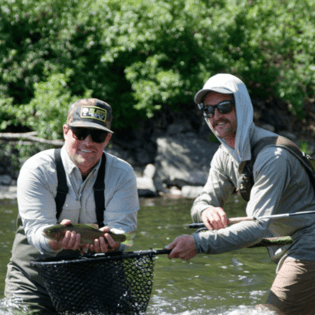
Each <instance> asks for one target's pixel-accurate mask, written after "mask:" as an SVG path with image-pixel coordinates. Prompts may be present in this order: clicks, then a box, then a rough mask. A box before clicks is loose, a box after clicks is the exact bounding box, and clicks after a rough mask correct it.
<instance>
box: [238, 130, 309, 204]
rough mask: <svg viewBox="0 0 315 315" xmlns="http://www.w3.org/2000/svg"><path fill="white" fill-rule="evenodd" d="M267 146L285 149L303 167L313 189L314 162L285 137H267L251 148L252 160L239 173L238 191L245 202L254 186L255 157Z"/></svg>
mask: <svg viewBox="0 0 315 315" xmlns="http://www.w3.org/2000/svg"><path fill="white" fill-rule="evenodd" d="M268 145H271V146H276V147H280V148H283V149H286V150H287V151H289V152H290V153H291V154H293V155H294V156H295V157H296V158H297V159H298V160H299V161H300V162H301V164H302V165H303V166H304V168H305V170H306V171H307V174H308V176H309V178H310V181H311V183H312V185H313V187H314V189H315V171H314V169H315V168H314V166H315V160H314V159H313V158H312V157H310V156H309V155H305V154H304V153H303V152H302V151H301V150H300V149H299V147H298V146H297V145H296V144H294V143H293V142H292V141H290V140H289V139H287V138H285V137H282V136H277V137H267V138H264V139H261V140H260V141H258V142H257V143H255V144H254V145H253V146H252V159H251V161H247V164H246V165H245V167H244V168H243V170H242V171H240V175H239V180H238V181H239V187H238V190H239V192H240V194H241V196H242V197H243V199H244V200H245V201H249V198H250V191H251V189H252V186H253V185H254V179H253V166H254V163H255V161H256V157H257V156H258V154H259V152H260V151H261V150H262V149H263V148H264V147H266V146H268Z"/></svg>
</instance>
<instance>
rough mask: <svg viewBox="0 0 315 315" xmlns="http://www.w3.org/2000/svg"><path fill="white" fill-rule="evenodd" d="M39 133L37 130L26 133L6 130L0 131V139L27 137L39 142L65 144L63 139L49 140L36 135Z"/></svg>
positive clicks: (55, 144) (59, 145)
mask: <svg viewBox="0 0 315 315" xmlns="http://www.w3.org/2000/svg"><path fill="white" fill-rule="evenodd" d="M35 135H37V132H36V131H33V132H25V133H11V132H5V133H0V139H3V140H9V141H10V140H20V139H26V140H29V141H32V142H39V143H44V144H51V145H54V146H57V147H61V146H63V143H64V142H63V141H62V140H47V139H42V138H38V137H35Z"/></svg>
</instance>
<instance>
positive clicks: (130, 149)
mask: <svg viewBox="0 0 315 315" xmlns="http://www.w3.org/2000/svg"><path fill="white" fill-rule="evenodd" d="M253 104H254V109H255V115H254V119H255V123H256V124H257V125H259V126H261V127H263V128H265V129H268V130H271V131H275V132H277V133H279V134H281V135H284V136H286V137H288V138H290V139H291V140H293V141H294V142H295V143H297V144H298V145H299V146H304V150H305V149H306V150H307V152H308V153H309V154H313V153H314V152H315V138H314V140H313V137H314V135H315V134H314V130H315V127H314V123H313V121H312V115H313V114H312V108H310V107H309V111H310V115H308V114H307V116H306V118H304V119H302V120H296V118H295V117H294V116H292V115H290V113H289V111H288V110H287V109H286V107H285V106H284V105H283V104H278V103H276V102H271V103H270V102H268V101H265V102H263V101H261V100H253ZM215 140H216V139H215V137H214V136H213V135H212V134H211V132H210V130H209V128H208V126H207V125H206V123H205V122H204V120H203V118H202V117H201V115H200V113H198V111H197V110H196V108H195V107H194V105H191V107H190V108H186V107H185V108H183V110H182V111H181V112H178V113H174V112H172V111H170V110H167V109H165V110H163V111H162V112H159V113H158V114H157V115H156V116H155V118H154V119H152V120H150V121H144V122H141V123H140V124H139V126H138V127H137V128H130V129H129V130H121V131H119V132H116V133H115V134H114V137H113V139H112V140H111V141H112V142H111V143H110V145H109V146H108V148H107V149H106V150H107V151H108V152H109V153H112V154H114V155H116V156H118V157H120V158H122V159H124V160H126V161H128V162H129V163H130V164H131V165H132V166H133V167H134V170H135V173H136V177H137V185H138V192H139V196H140V197H153V196H158V195H163V194H167V195H170V196H173V197H177V196H182V197H185V198H195V197H196V196H197V195H198V194H199V193H200V191H201V189H202V187H203V185H204V184H205V183H206V180H207V176H208V171H209V167H210V162H211V159H212V157H213V155H214V153H215V151H216V150H217V148H218V145H219V144H218V142H216V141H215ZM61 144H62V142H60V145H61ZM60 145H58V144H57V145H56V143H54V145H49V144H47V143H46V144H45V143H37V144H34V142H30V141H21V140H20V141H12V140H10V139H6V137H5V134H1V137H0V146H1V152H0V198H1V199H4V198H7V199H14V198H16V180H17V176H18V172H19V169H20V167H21V165H22V164H23V163H24V161H25V159H26V158H27V156H30V155H32V154H35V153H36V152H38V151H40V150H44V149H48V148H51V147H58V146H60ZM21 152H22V153H23V154H21Z"/></svg>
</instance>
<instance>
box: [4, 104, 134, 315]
mask: <svg viewBox="0 0 315 315" xmlns="http://www.w3.org/2000/svg"><path fill="white" fill-rule="evenodd" d="M111 122H112V109H111V106H110V105H109V104H107V103H105V102H103V101H101V100H98V99H95V98H90V99H81V100H79V101H77V102H76V103H74V104H72V105H71V107H70V109H69V113H68V118H67V124H65V125H64V126H63V134H64V139H65V143H64V146H63V147H62V148H61V150H60V151H55V150H54V149H50V150H46V151H42V152H40V153H38V154H36V155H34V156H33V157H31V158H30V159H29V160H27V161H26V162H25V163H24V165H23V167H22V168H21V171H20V174H19V178H18V192H17V197H18V207H19V218H18V230H17V233H16V236H15V239H14V243H13V249H12V257H11V260H10V262H9V264H8V271H7V277H6V285H5V296H6V297H7V298H22V299H23V301H24V302H27V303H29V302H31V303H35V306H34V307H32V308H34V309H35V310H36V314H56V311H55V310H54V308H53V305H52V302H51V300H50V298H49V296H48V293H47V291H46V289H45V286H44V284H43V282H42V280H41V278H40V276H39V274H38V272H37V271H36V270H35V269H34V268H33V267H32V266H30V263H29V262H30V260H34V259H36V258H46V257H52V256H62V255H70V254H71V253H74V252H75V251H77V250H78V249H79V248H80V238H81V235H80V234H76V233H75V232H70V231H67V232H66V234H65V237H64V238H63V240H61V241H53V240H50V239H47V238H46V237H45V236H44V235H43V230H44V229H45V228H47V227H50V226H53V225H56V224H63V225H68V224H69V223H86V224H98V225H99V226H103V227H102V228H101V230H102V231H104V232H108V231H109V230H110V229H116V230H119V231H120V232H135V231H136V228H137V211H138V210H139V199H138V193H137V185H136V178H135V174H134V172H133V169H132V167H131V166H130V165H129V164H128V163H127V162H125V161H123V160H121V159H118V158H117V157H115V156H113V155H111V154H109V153H107V152H104V149H105V147H106V146H107V144H108V142H109V140H110V139H111V137H112V134H113V132H112V131H111V129H110V128H111ZM56 152H59V157H58V155H56ZM58 161H59V162H58ZM57 162H58V163H57ZM60 164H62V166H63V169H64V173H65V179H64V181H62V182H63V183H64V184H66V190H67V192H66V193H65V194H62V192H61V193H60V187H61V186H60V178H59V173H58V172H57V165H60ZM96 183H100V185H101V186H100V187H101V189H93V187H94V185H96ZM61 184H62V183H61ZM57 187H58V189H57ZM97 191H98V192H97ZM62 195H63V196H64V197H62ZM60 198H61V199H63V201H61V199H60ZM100 200H101V201H102V202H103V203H100ZM99 205H100V206H99ZM99 209H100V210H99ZM100 218H101V219H100ZM105 238H106V239H107V242H105ZM84 249H85V250H87V249H89V250H91V251H94V252H107V251H109V250H120V251H123V250H124V249H125V246H124V245H122V244H119V243H116V242H115V241H114V240H113V238H112V237H111V236H110V235H109V234H107V233H104V237H100V238H99V239H96V240H95V241H94V243H93V244H89V245H86V246H85V247H84ZM40 309H42V311H40Z"/></svg>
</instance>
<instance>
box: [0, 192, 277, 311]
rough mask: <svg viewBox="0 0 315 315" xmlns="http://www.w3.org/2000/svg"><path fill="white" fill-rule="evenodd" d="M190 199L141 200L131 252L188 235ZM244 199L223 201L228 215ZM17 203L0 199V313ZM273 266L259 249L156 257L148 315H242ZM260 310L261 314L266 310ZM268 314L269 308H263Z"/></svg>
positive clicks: (260, 293)
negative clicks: (186, 259) (179, 256)
mask: <svg viewBox="0 0 315 315" xmlns="http://www.w3.org/2000/svg"><path fill="white" fill-rule="evenodd" d="M191 205H192V200H186V199H170V198H162V197H159V198H152V199H141V209H140V211H139V214H138V232H137V236H136V239H135V244H134V246H133V248H132V250H147V249H151V248H163V247H165V246H166V245H167V244H169V243H171V242H172V241H173V240H174V238H175V237H177V236H179V235H182V234H192V233H193V232H194V230H191V229H189V228H188V224H189V223H191V217H190V208H191ZM244 209H245V203H244V202H243V201H242V200H241V199H240V198H239V197H237V196H232V198H231V199H230V200H229V201H228V202H227V204H226V206H225V210H226V211H227V212H228V213H229V217H236V216H244V214H245V212H244ZM16 216H17V207H16V204H15V202H13V203H12V202H9V201H8V202H3V201H2V202H1V201H0V217H1V221H0V243H1V249H2V250H1V253H0V299H1V303H0V314H1V315H9V314H11V313H10V310H11V307H8V305H7V304H5V303H6V302H7V301H5V300H4V299H3V290H4V279H5V274H6V265H7V263H8V261H9V259H10V255H11V246H12V241H13V238H14V231H15V219H16ZM275 267H276V265H275V264H274V263H273V262H271V261H270V259H269V256H268V255H267V251H266V249H265V248H252V249H242V250H238V251H234V252H230V253H225V254H220V255H205V254H200V255H197V256H196V257H195V258H193V259H191V260H190V261H188V262H187V261H182V260H180V259H173V260H169V259H168V257H167V255H158V256H157V258H156V261H155V276H154V284H153V289H152V296H151V300H150V303H149V307H148V309H147V314H148V315H171V314H177V315H197V314H202V315H208V314H209V315H210V314H211V315H219V314H222V315H243V314H244V315H245V314H248V313H249V314H263V312H257V311H254V307H255V305H256V304H259V303H264V301H265V299H266V296H267V293H268V290H269V287H270V285H271V283H272V281H273V278H274V273H275ZM264 314H267V313H266V312H265V313H264ZM268 314H272V312H268Z"/></svg>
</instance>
